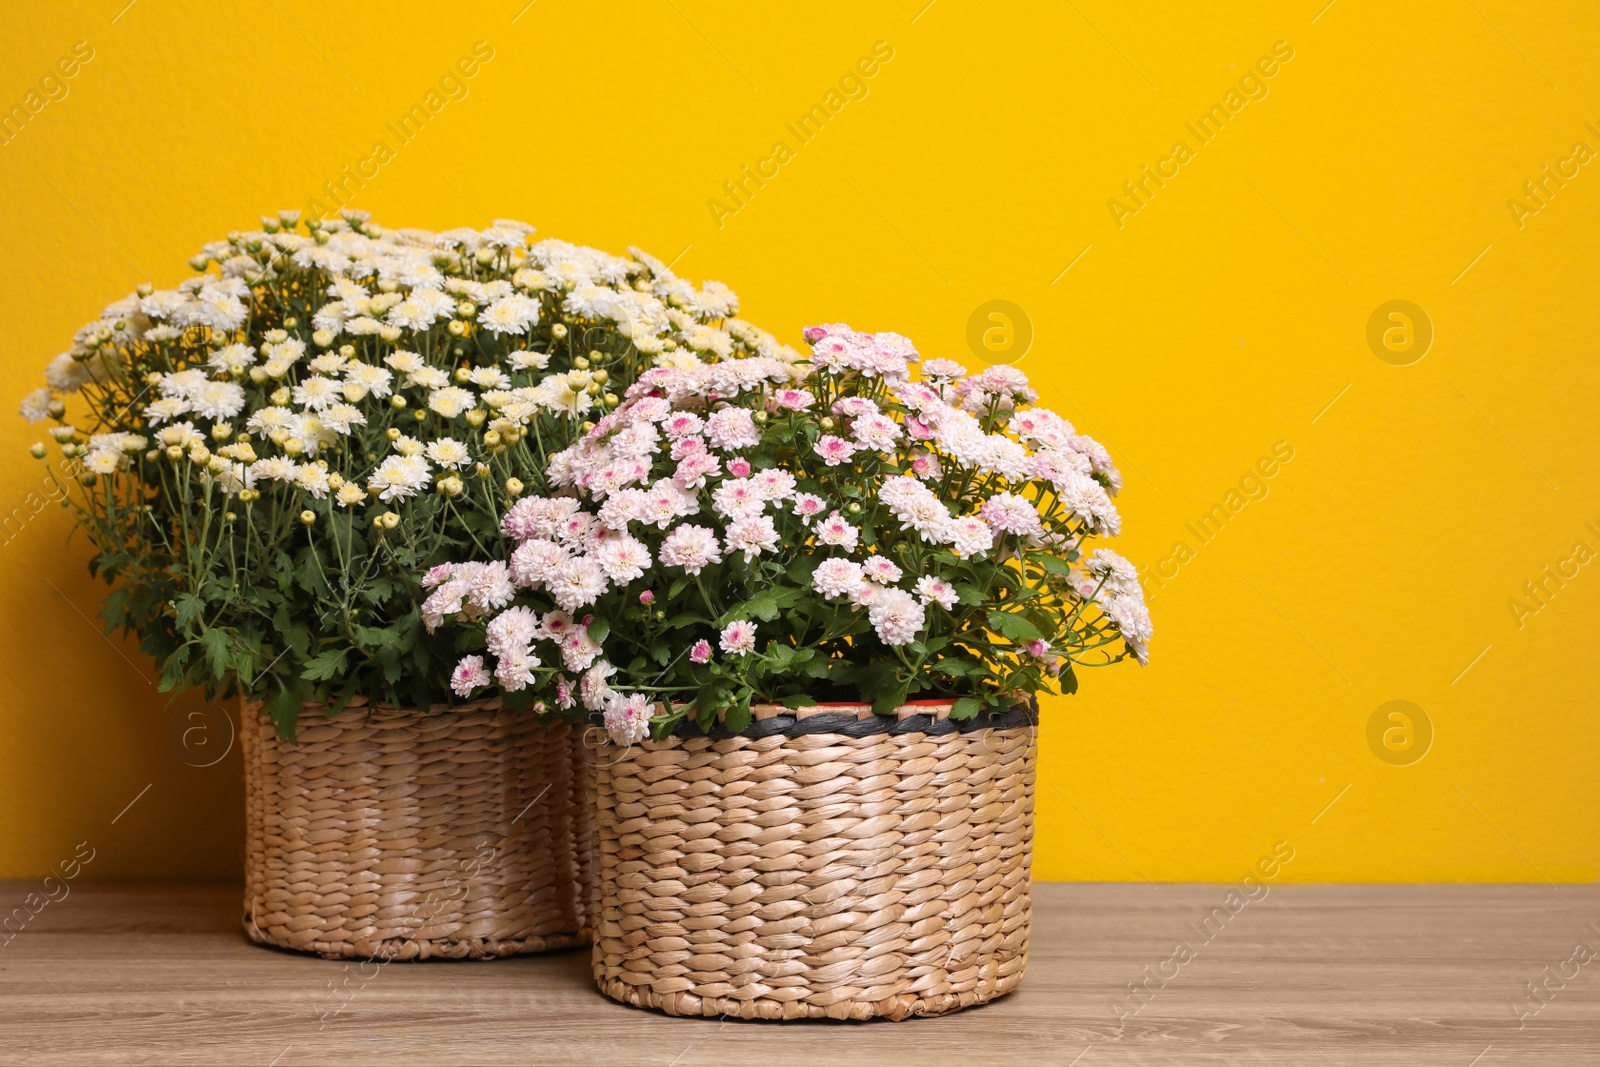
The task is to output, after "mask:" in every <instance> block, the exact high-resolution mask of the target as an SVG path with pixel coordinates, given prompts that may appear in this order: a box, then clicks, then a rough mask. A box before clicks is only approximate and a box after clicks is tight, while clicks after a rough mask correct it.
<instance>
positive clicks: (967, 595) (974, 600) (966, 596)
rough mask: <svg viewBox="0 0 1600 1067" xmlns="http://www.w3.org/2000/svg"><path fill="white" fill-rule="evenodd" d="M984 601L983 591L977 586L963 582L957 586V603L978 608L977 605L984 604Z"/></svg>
mask: <svg viewBox="0 0 1600 1067" xmlns="http://www.w3.org/2000/svg"><path fill="white" fill-rule="evenodd" d="M983 599H984V598H983V590H981V589H979V588H978V587H977V586H975V585H968V584H967V583H965V582H963V583H961V584H960V585H958V586H956V602H957V603H960V604H965V605H967V606H968V607H976V606H977V605H979V604H982V603H983Z"/></svg>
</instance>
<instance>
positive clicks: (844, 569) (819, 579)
mask: <svg viewBox="0 0 1600 1067" xmlns="http://www.w3.org/2000/svg"><path fill="white" fill-rule="evenodd" d="M865 580H866V575H865V573H864V572H863V571H862V570H861V564H859V563H857V562H855V561H854V560H849V559H844V558H843V557H839V556H835V557H833V558H831V559H825V560H823V561H822V562H821V563H819V564H817V569H816V570H814V571H812V572H811V588H813V589H815V590H816V591H817V592H819V593H821V594H822V595H823V596H829V597H832V596H844V595H845V594H846V593H849V592H850V591H852V590H853V589H855V588H856V587H858V586H859V585H861V584H862V582H864V581H865Z"/></svg>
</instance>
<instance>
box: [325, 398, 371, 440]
mask: <svg viewBox="0 0 1600 1067" xmlns="http://www.w3.org/2000/svg"><path fill="white" fill-rule="evenodd" d="M322 424H323V425H324V426H326V427H327V428H328V429H330V430H332V431H333V432H334V433H337V434H339V435H340V436H341V437H342V436H344V435H346V434H348V433H349V432H350V431H351V429H352V428H354V427H356V426H365V425H366V424H367V417H366V416H365V415H363V414H362V413H361V409H360V408H358V407H355V406H353V405H351V404H335V405H333V406H332V407H331V408H329V409H328V410H327V411H324V412H323V413H322Z"/></svg>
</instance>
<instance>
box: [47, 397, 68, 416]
mask: <svg viewBox="0 0 1600 1067" xmlns="http://www.w3.org/2000/svg"><path fill="white" fill-rule="evenodd" d="M44 409H45V411H47V412H49V414H50V417H51V418H52V419H59V418H60V417H61V416H63V415H65V414H66V413H67V405H66V401H64V400H62V399H61V398H60V397H52V398H51V400H50V403H48V404H46V405H45V407H44Z"/></svg>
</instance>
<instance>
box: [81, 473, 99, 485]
mask: <svg viewBox="0 0 1600 1067" xmlns="http://www.w3.org/2000/svg"><path fill="white" fill-rule="evenodd" d="M78 479H79V481H81V482H83V484H84V485H86V486H88V487H89V488H91V489H92V488H93V487H94V484H95V483H96V482H98V481H99V480H100V476H99V475H97V474H95V472H94V471H84V472H83V473H82V474H81V475H79V476H78Z"/></svg>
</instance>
